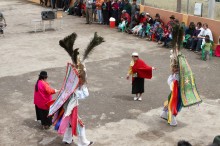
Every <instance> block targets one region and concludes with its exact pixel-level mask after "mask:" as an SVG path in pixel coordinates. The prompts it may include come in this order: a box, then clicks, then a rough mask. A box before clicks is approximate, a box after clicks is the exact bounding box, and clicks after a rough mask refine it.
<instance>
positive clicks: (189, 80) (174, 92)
mask: <svg viewBox="0 0 220 146" xmlns="http://www.w3.org/2000/svg"><path fill="white" fill-rule="evenodd" d="M172 30H173V31H172V36H173V42H172V43H173V49H172V50H171V51H170V53H171V55H170V64H171V71H172V74H171V75H170V76H169V78H168V85H169V86H170V90H171V93H170V95H169V96H168V100H167V101H165V103H164V108H163V112H162V114H161V115H160V116H161V118H163V119H165V120H167V121H168V124H169V125H171V126H177V120H176V116H177V114H178V113H179V112H180V110H181V108H182V107H189V106H192V105H195V104H199V103H200V102H202V100H201V98H200V97H199V94H198V92H197V88H196V84H195V79H194V76H193V73H192V70H191V68H190V66H189V63H188V62H187V60H186V58H185V56H184V55H182V53H181V52H180V49H181V46H182V41H183V27H182V26H181V25H180V24H179V23H175V24H174V25H173V26H172Z"/></svg>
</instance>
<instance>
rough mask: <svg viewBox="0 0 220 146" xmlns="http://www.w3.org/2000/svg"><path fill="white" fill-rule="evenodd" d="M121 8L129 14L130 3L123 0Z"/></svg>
mask: <svg viewBox="0 0 220 146" xmlns="http://www.w3.org/2000/svg"><path fill="white" fill-rule="evenodd" d="M123 10H126V12H127V13H128V14H129V15H130V16H131V4H130V3H129V1H128V0H125V4H124V8H123Z"/></svg>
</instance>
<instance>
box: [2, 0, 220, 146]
mask: <svg viewBox="0 0 220 146" xmlns="http://www.w3.org/2000/svg"><path fill="white" fill-rule="evenodd" d="M42 10H45V8H42V7H40V6H39V5H36V4H34V3H30V2H26V1H22V0H20V1H19V0H10V1H9V0H0V11H2V12H3V13H4V15H5V17H6V20H7V23H8V26H7V28H6V29H5V37H0V56H1V57H0V58H1V61H0V93H1V94H0V111H1V120H0V131H1V132H0V145H1V146H14V145H16V146H41V145H46V146H60V145H63V144H62V137H61V136H58V135H57V133H56V132H55V131H54V130H53V129H52V128H51V129H50V130H48V131H43V130H41V129H40V124H39V123H38V122H35V109H34V105H33V90H34V84H35V82H36V80H37V77H38V74H39V72H40V71H41V70H46V71H48V74H49V82H50V84H51V86H52V87H54V88H57V89H59V88H61V85H62V82H63V78H64V75H65V67H66V64H67V62H70V58H69V56H68V55H67V54H66V52H65V51H64V50H63V49H62V48H61V47H60V46H59V45H58V42H59V40H60V39H62V38H64V37H65V36H67V35H68V34H70V33H72V32H76V33H77V34H78V39H77V41H76V44H75V47H79V48H80V49H81V50H80V51H81V52H82V51H83V49H84V48H86V46H87V43H88V42H89V40H90V38H91V37H92V36H93V34H94V32H98V34H99V35H101V36H103V37H104V38H105V41H106V42H105V43H103V44H102V45H100V46H99V47H97V48H96V50H95V52H94V53H93V54H92V55H91V56H90V58H89V59H88V60H87V63H86V66H87V70H88V87H89V91H90V96H89V98H88V99H86V100H84V101H80V106H79V110H80V111H79V112H80V116H81V118H82V119H83V121H84V122H85V123H86V128H87V137H88V139H91V140H93V141H95V144H94V146H174V145H176V143H177V142H178V141H179V140H182V139H184V140H188V141H190V142H191V143H192V144H193V145H195V146H205V145H208V144H209V143H210V142H212V140H213V138H214V136H216V135H218V134H220V131H219V129H220V124H219V123H220V113H219V109H220V90H219V87H220V86H219V83H220V77H219V72H220V65H219V64H220V59H219V58H216V57H213V58H212V60H210V61H206V62H205V61H201V59H200V55H198V54H195V53H192V52H190V51H187V50H183V53H184V54H185V55H186V57H187V58H188V61H189V63H190V65H191V67H192V69H193V71H194V73H195V77H196V83H197V87H198V90H199V93H200V95H201V97H202V99H203V103H202V104H200V105H196V106H193V107H190V108H184V109H182V111H181V112H180V113H179V115H178V117H177V119H178V122H179V123H178V126H177V127H170V126H168V125H167V123H166V121H164V120H162V119H160V118H159V114H160V112H161V110H162V105H163V102H164V100H166V98H167V95H168V94H169V87H168V85H167V83H166V80H167V77H168V75H169V73H170V71H169V50H168V49H165V48H162V47H160V46H158V45H157V44H156V43H153V42H147V41H146V40H143V39H138V38H136V37H134V36H132V35H127V34H124V33H119V32H117V31H116V30H115V29H110V28H108V26H102V25H98V24H92V25H86V24H85V19H84V18H79V17H74V16H67V15H64V17H63V29H59V21H55V26H54V27H55V28H56V30H48V31H46V32H41V31H39V32H37V33H34V32H33V30H34V29H33V26H32V25H31V20H33V19H39V18H40V12H41V11H42ZM133 51H137V52H139V53H140V56H141V58H142V59H144V60H146V62H147V63H148V64H149V65H152V66H155V67H157V71H155V72H154V77H153V79H152V80H146V81H145V83H146V85H145V94H144V95H143V101H142V102H134V101H133V100H132V99H133V96H132V95H131V94H130V92H131V81H127V80H126V79H125V77H126V74H127V69H128V65H129V63H130V59H131V58H130V54H131V53H132V52H133ZM54 97H56V95H55V96H54ZM72 145H75V144H72Z"/></svg>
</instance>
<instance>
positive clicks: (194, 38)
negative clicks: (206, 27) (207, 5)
mask: <svg viewBox="0 0 220 146" xmlns="http://www.w3.org/2000/svg"><path fill="white" fill-rule="evenodd" d="M201 31H203V27H202V23H201V22H198V23H197V27H196V30H195V32H194V34H193V36H192V39H191V42H190V44H191V46H190V51H192V50H193V48H196V45H197V42H198V35H199V33H200V32H201Z"/></svg>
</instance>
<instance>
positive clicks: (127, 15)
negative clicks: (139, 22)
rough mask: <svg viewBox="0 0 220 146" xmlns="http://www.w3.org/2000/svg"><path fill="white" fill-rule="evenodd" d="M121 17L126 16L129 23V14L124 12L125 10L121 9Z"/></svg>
mask: <svg viewBox="0 0 220 146" xmlns="http://www.w3.org/2000/svg"><path fill="white" fill-rule="evenodd" d="M121 18H127V21H128V24H130V23H131V17H130V15H129V14H128V13H127V12H126V10H123V11H122V15H121Z"/></svg>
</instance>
